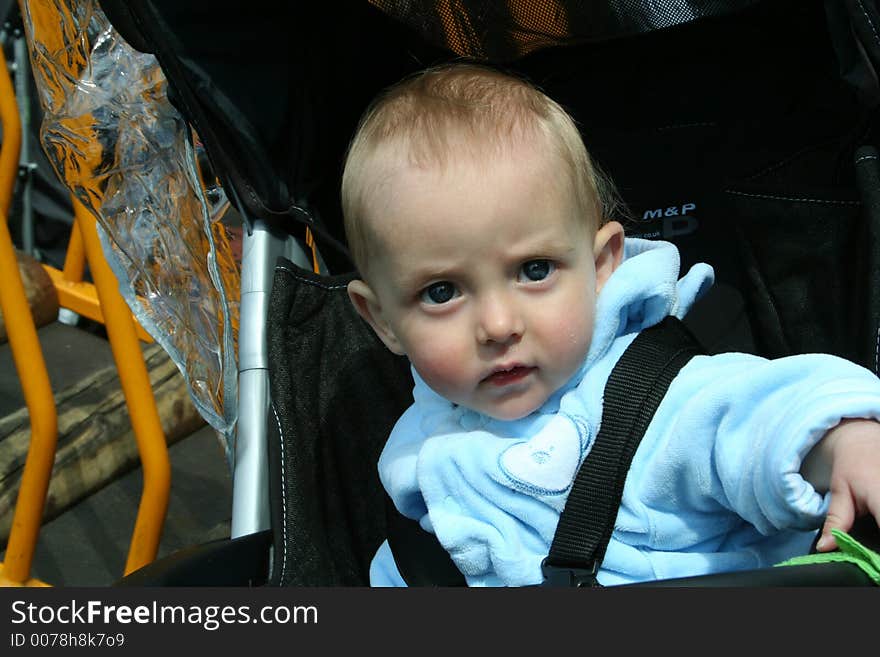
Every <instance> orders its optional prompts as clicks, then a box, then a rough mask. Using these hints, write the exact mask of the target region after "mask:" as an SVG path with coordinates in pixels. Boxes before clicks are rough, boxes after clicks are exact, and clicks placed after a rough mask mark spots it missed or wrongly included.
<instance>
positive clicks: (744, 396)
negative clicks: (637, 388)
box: [370, 238, 880, 586]
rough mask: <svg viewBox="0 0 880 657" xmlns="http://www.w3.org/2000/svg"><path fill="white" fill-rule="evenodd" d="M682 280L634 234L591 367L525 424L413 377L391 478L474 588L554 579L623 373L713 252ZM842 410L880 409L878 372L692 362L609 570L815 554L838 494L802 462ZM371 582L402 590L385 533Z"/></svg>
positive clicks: (664, 411) (635, 571) (668, 573)
mask: <svg viewBox="0 0 880 657" xmlns="http://www.w3.org/2000/svg"><path fill="white" fill-rule="evenodd" d="M678 275H679V255H678V251H677V249H676V248H675V247H674V246H673V245H672V244H669V243H667V242H659V241H646V240H639V239H631V238H628V239H626V240H625V247H624V259H623V261H622V263H621V265H620V266H619V267H618V269H617V270H616V271H615V272H614V274H613V275H612V276H611V277H610V278H609V280H608V281H607V282H606V284H605V286H604V288H603V290H602V292H601V294H600V295H599V298H598V300H597V309H596V318H597V319H596V325H595V328H594V334H593V341H592V343H591V345H590V349H589V353H588V354H587V357H586V359H585V361H584V364H583V366H582V367H581V368H580V370H579V371H578V372H577V373H576V374H575V375H574V376H573V377H572V379H571V380H570V381H569V382H568V383H567V384H566V385H564V386H563V387H562V388H561V389H560V390H558V391H556V392H555V393H554V394H553V395H552V396H551V397H550V399H548V400H547V402H546V403H545V404H544V405H543V406H542V407H541V408H540V409H538V410H537V411H535V412H534V413H532V414H531V415H529V416H527V417H525V418H522V419H520V420H516V421H500V420H495V419H493V418H490V417H487V416H485V415H481V414H478V413H476V412H474V411H472V410H468V409H465V408H463V407H459V406H456V405H454V404H452V403H451V402H449V401H447V400H445V399H444V398H442V397H440V396H439V395H438V394H437V393H435V392H434V391H433V390H431V389H430V388H428V386H427V385H426V384H425V383H424V381H423V380H422V379H421V378H420V377H419V376H418V374H417V373H415V372H413V375H414V378H415V388H414V391H413V394H414V403H413V405H412V406H411V407H410V408H409V409H407V411H406V412H405V413H404V414H403V415H402V416H401V418H400V420H399V421H398V422H397V424H396V425H395V427H394V429H393V431H392V432H391V435H390V437H389V439H388V442H387V443H386V445H385V448H384V450H383V452H382V455H381V457H380V459H379V475H380V478H381V480H382V483H383V485H384V486H385V488H386V490H387V491H388V493H389V495H390V496H391V499H392V500H393V501H394V504H395V505H396V507H397V509H398V510H399V511H400V512H401V513H403V514H404V515H405V516H407V517H409V518H412V519H415V520H418V521H419V522H420V524H421V526H422V527H423V528H424V529H426V530H428V531H432V532H434V533H435V534H436V535H437V538H438V539H439V541H440V543H441V544H442V545H443V546H444V547H445V548H446V550H447V551H448V552H449V553H450V555H451V556H452V559H453V561H454V562H455V563H456V565H457V566H458V567H459V569H460V570H461V571H462V573H464V575H465V578H466V580H467V582H468V584H469V585H470V586H521V585H528V584H537V583H539V582H540V581H541V580H542V576H541V568H540V565H541V561H542V559H543V558H544V557H545V556H546V555H547V552H548V551H549V549H550V543H551V542H552V540H553V535H554V532H555V531H556V525H557V522H558V520H559V514H560V512H561V510H562V508H563V506H564V504H565V500H566V497H567V495H568V492H569V488H570V486H571V484H572V481H573V479H574V476H575V474H576V473H577V469H578V467H579V465H580V463H581V461H582V460H583V459H584V457H585V456H586V455H587V454H588V453H589V451H590V448H591V446H592V444H593V441H594V439H595V437H596V433H597V431H598V429H599V422H600V420H601V417H602V395H603V390H604V387H605V383H606V381H607V379H608V376H609V374H610V372H611V369H612V368H613V367H614V365H615V363H616V362H617V360H618V359H619V358H620V355H621V354H622V353H623V351H624V350H625V349H626V347H627V346H628V345H629V344H630V342H632V340H633V339H634V338H635V336H636V334H637V333H638V332H639V331H641V330H642V329H644V328H647V327H649V326H652V325H654V324H656V323H657V322H659V321H660V320H661V319H663V317H665V316H667V315H674V316H676V317H678V318H681V317H683V316H684V315H685V313H686V312H687V311H688V309H689V308H690V307H691V305H692V304H693V302H694V301H695V300H696V299H697V298H699V296H700V295H702V294H703V292H705V290H706V289H708V287H709V286H710V285H711V284H712V280H713V272H712V269H711V267H709V266H708V265H705V264H698V265H695V266H694V267H693V268H691V270H690V271H689V272H688V273H687V275H685V276H684V277H683V278H681V279H680V280H679V278H678ZM845 417H871V418H880V380H878V379H877V377H875V376H874V375H873V373H871V372H870V371H868V370H866V369H864V368H862V367H859V366H857V365H855V364H853V363H851V362H849V361H846V360H843V359H840V358H836V357H833V356H828V355H820V354H809V355H799V356H791V357H787V358H781V359H776V360H767V359H763V358H759V357H756V356H752V355H748V354H741V353H728V354H720V355H715V356H696V357H694V358H693V359H692V360H691V361H690V362H689V363H688V364H687V365H686V366H685V367H684V368H683V369H682V370H681V372H680V373H679V375H678V376H677V377H676V378H675V379H674V380H673V382H672V385H671V386H670V388H669V391H668V392H667V394H666V396H665V397H664V399H663V401H662V402H661V404H660V406H659V408H658V409H657V412H656V414H655V415H654V418H653V420H652V421H651V423H650V425H649V427H648V429H647V432H646V434H645V436H644V438H643V439H642V442H641V444H640V446H639V448H638V450H637V451H636V454H635V457H634V458H633V461H632V465H631V467H630V471H629V475H628V476H627V479H626V484H625V486H624V490H623V499H622V502H621V505H620V510H619V512H618V515H617V519H616V521H615V527H614V532H613V534H612V536H611V540H610V542H609V544H608V549H607V551H606V554H605V560H604V562H603V563H602V567H601V569H600V571H599V573H598V580H599V582H600V583H601V584H604V585H613V584H622V583H628V582H636V581H644V580H651V579H661V578H669V577H682V576H689V575H700V574H707V573H713V572H723V571H732V570H739V569H749V568H761V567H765V566H769V565H772V564H774V563H778V562H780V561H782V560H784V559H787V558H789V557H792V556H795V555H799V554H805V553H806V552H807V551H808V550H809V546H810V543H811V541H812V540H813V538H814V536H815V533H816V532H815V530H816V529H817V528H819V527H820V526H821V523H822V520H823V517H824V515H825V513H826V511H827V506H828V499H827V497H828V496H827V495H826V496H822V495H820V494H818V493H817V492H816V491H815V490H814V489H813V487H812V486H810V485H809V484H808V483H807V482H806V481H805V480H804V479H803V478H802V477H801V476H800V474H799V473H798V471H799V470H800V464H801V460H802V459H803V457H804V456H805V455H806V453H807V452H808V451H809V450H810V448H811V447H812V446H813V445H814V444H815V443H816V442H817V441H818V440H819V439H820V438H821V437H822V436H823V435H824V433H825V432H826V431H827V430H828V429H830V428H832V427H833V426H835V425H836V424H837V423H838V422H839V421H840V420H841V419H842V418H845ZM370 582H371V585H373V586H405V583H404V581H403V579H402V578H401V576H400V574H399V573H398V571H397V568H396V566H395V564H394V559H393V556H392V554H391V551H390V549H389V547H388V543H387V541H386V542H385V543H384V544H383V545H382V546H381V547H380V549H379V551H378V552H377V554H376V556H375V557H374V559H373V562H372V564H371V568H370Z"/></svg>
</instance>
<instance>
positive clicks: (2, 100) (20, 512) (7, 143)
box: [0, 49, 58, 585]
mask: <svg viewBox="0 0 880 657" xmlns="http://www.w3.org/2000/svg"><path fill="white" fill-rule="evenodd" d="M0 121H2V123H3V145H2V148H0V211H2V214H0V307H2V310H3V318H4V321H5V322H6V332H7V334H8V338H9V345H10V347H11V348H12V357H13V360H14V361H15V368H16V370H17V371H18V377H19V379H20V381H21V387H22V393H23V395H24V399H25V404H26V405H27V409H28V414H29V417H30V423H31V442H30V446H29V448H28V455H27V459H26V460H25V465H24V471H23V473H22V478H21V488H20V489H19V491H18V498H17V501H16V504H15V513H14V515H13V518H12V528H11V530H10V534H9V541H8V542H7V545H6V557H5V563H4V564H3V566H2V572H0V582H2V583H6V584H13V585H24V584H32V583H34V582H33V581H29V579H28V578H29V576H30V570H31V563H32V562H33V556H34V549H35V548H36V544H37V536H38V534H39V531H40V525H41V523H42V518H43V507H44V505H45V502H46V491H47V490H48V487H49V478H50V476H51V474H52V464H53V461H54V459H55V446H56V443H57V440H58V418H57V412H56V409H55V399H54V397H53V396H52V386H51V385H50V383H49V375H48V373H47V371H46V363H45V360H44V359H43V351H42V348H41V347H40V341H39V338H38V337H37V329H36V327H35V326H34V319H33V316H32V315H31V310H30V305H29V304H28V301H27V296H26V295H25V291H24V284H23V283H22V281H21V275H20V274H19V270H18V259H17V257H16V255H15V248H14V246H13V244H12V237H11V236H10V234H9V227H8V226H7V224H6V222H7V212H8V211H9V206H10V204H11V201H12V192H13V189H14V187H15V178H16V173H17V171H18V158H19V151H20V148H21V120H20V118H19V115H18V105H17V104H16V102H15V93H14V91H13V88H12V80H10V77H9V71H8V69H7V68H6V59H5V57H4V56H3V51H2V49H0Z"/></svg>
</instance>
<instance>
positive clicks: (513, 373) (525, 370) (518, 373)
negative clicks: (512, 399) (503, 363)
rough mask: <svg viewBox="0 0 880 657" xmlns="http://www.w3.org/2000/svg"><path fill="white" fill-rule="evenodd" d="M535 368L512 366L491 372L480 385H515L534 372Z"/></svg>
mask: <svg viewBox="0 0 880 657" xmlns="http://www.w3.org/2000/svg"><path fill="white" fill-rule="evenodd" d="M536 369H538V368H537V367H527V366H525V365H514V366H513V367H510V368H507V369H502V370H498V371H495V372H492V374H490V375H489V376H487V377H486V378H484V379H483V381H482V383H488V384H490V385H493V386H506V385H510V384H512V383H517V382H519V381H522V380H523V379H524V378H526V377H527V376H528V375H529V374H531V373H532V372H534V371H535V370H536Z"/></svg>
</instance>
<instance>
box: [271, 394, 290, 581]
mask: <svg viewBox="0 0 880 657" xmlns="http://www.w3.org/2000/svg"><path fill="white" fill-rule="evenodd" d="M272 415H274V416H275V424H277V425H278V437H279V439H280V442H281V574H280V575H279V578H278V579H279V582H283V581H284V575H285V571H286V570H287V490H286V488H285V486H284V484H285V481H286V479H287V477H286V476H285V469H284V461H285V459H284V431H283V430H282V429H281V419H280V418H279V417H278V411H277V410H276V408H275V404H272Z"/></svg>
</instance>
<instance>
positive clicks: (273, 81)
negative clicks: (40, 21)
mask: <svg viewBox="0 0 880 657" xmlns="http://www.w3.org/2000/svg"><path fill="white" fill-rule="evenodd" d="M820 5H821V3H818V4H817V3H799V2H790V1H785V2H757V1H756V0H716V1H712V2H691V1H690V0H679V1H676V2H666V3H645V2H640V1H637V0H616V1H610V2H580V1H577V2H576V1H572V0H555V1H552V2H540V1H537V0H521V1H516V0H514V1H512V2H486V1H477V0H469V1H460V2H455V3H447V2H436V3H435V2H394V1H390V0H374V1H373V2H367V1H366V0H362V1H354V2H345V3H342V4H338V3H319V2H294V3H276V2H270V1H267V0H256V1H254V2H247V3H241V2H234V1H230V0H225V1H223V2H211V3H208V2H179V1H172V0H148V1H134V2H123V1H120V0H102V2H101V6H102V8H103V9H104V10H105V12H106V13H107V15H108V18H110V20H111V22H112V23H113V24H114V27H116V29H117V30H118V31H119V32H120V34H121V35H122V36H123V37H124V38H125V39H126V40H127V41H128V42H129V43H130V44H132V45H133V46H134V47H135V48H137V49H139V50H142V51H146V52H153V53H154V54H155V55H156V56H157V58H158V60H159V62H160V64H161V66H162V68H163V69H164V70H165V72H166V75H167V77H168V79H169V86H170V90H169V96H170V97H171V98H172V100H173V102H175V104H177V105H178V107H179V108H180V109H181V112H182V113H183V115H184V116H186V117H187V118H188V120H190V121H191V122H192V123H193V125H194V127H195V129H196V131H197V132H198V134H199V135H200V137H201V138H202V140H203V142H204V143H205V146H206V149H207V151H208V154H209V156H210V159H211V161H212V163H213V165H214V168H215V172H216V173H217V174H218V175H219V176H220V178H221V180H222V181H223V182H224V183H225V187H226V188H227V191H228V193H229V196H230V197H231V200H232V201H233V203H234V204H235V205H236V206H238V207H239V209H240V210H241V211H242V214H243V215H244V217H245V220H246V221H247V220H248V219H251V218H263V219H271V218H272V217H278V218H293V219H298V220H301V221H306V222H312V221H314V222H318V225H319V227H320V226H321V225H323V226H324V227H325V228H326V229H327V230H328V232H329V233H330V234H331V235H332V236H333V237H335V238H336V239H338V240H340V241H341V240H342V230H341V219H340V208H339V201H338V198H337V196H338V194H337V192H338V180H339V176H340V172H341V162H342V158H343V156H344V152H345V149H346V146H347V143H348V140H349V138H350V136H351V134H352V132H353V130H354V127H355V125H356V122H357V119H358V117H359V116H360V114H361V112H362V111H363V109H364V107H365V106H366V104H367V103H368V102H369V100H370V99H371V98H372V97H373V96H374V95H375V93H376V92H377V91H378V90H379V89H381V88H383V87H384V86H387V85H388V84H391V83H393V82H395V81H397V80H398V79H400V78H401V77H403V76H404V75H406V74H408V73H410V72H412V71H414V70H417V69H419V68H424V67H426V66H430V65H433V64H436V63H439V62H442V61H447V60H450V59H453V58H458V57H470V58H475V59H479V60H484V61H489V62H494V63H501V64H506V65H509V66H515V67H516V68H518V69H519V70H520V71H521V72H524V73H527V74H529V75H531V76H532V77H533V79H534V81H535V82H536V83H537V84H539V85H541V86H543V87H545V88H546V90H547V91H548V92H550V93H551V94H557V95H559V96H561V98H560V100H562V101H563V102H566V103H567V104H568V105H569V106H570V107H571V108H572V110H573V111H574V112H575V113H576V114H577V115H578V118H579V119H580V120H581V121H583V122H584V124H585V128H587V130H586V132H587V137H588V138H589V137H590V135H591V134H592V133H591V132H590V130H589V128H592V123H594V120H593V119H594V118H595V120H596V122H598V124H599V125H600V126H601V125H602V123H603V122H604V121H606V120H607V119H609V118H612V119H613V118H614V117H617V119H616V120H617V121H618V122H619V121H622V120H626V121H628V122H633V121H634V123H632V126H633V127H638V126H640V125H643V124H645V120H646V117H651V116H653V119H655V120H656V121H658V122H661V123H662V122H664V121H666V118H665V115H667V114H670V115H674V112H673V111H671V110H673V109H674V108H678V107H681V106H682V105H683V101H685V100H687V101H688V103H689V104H690V101H691V100H692V99H691V97H690V95H689V94H690V93H691V90H692V89H693V88H695V86H700V87H701V86H706V85H708V86H710V87H714V86H716V85H719V84H722V81H723V84H724V86H727V87H729V88H730V89H731V94H732V93H734V90H735V89H736V84H741V83H744V82H745V81H746V79H747V78H746V76H748V75H750V74H752V75H753V74H754V73H757V72H758V71H760V70H761V69H762V68H763V67H764V63H763V62H762V61H761V58H762V56H763V55H764V54H765V48H768V47H769V48H771V49H772V51H773V52H774V53H778V52H783V51H784V50H786V49H787V50H788V51H789V52H790V53H792V57H791V60H790V62H789V63H790V64H791V67H790V68H787V70H785V71H784V74H785V76H786V78H788V79H791V82H790V86H793V85H795V84H796V83H797V81H798V78H797V76H795V77H794V78H789V76H792V75H793V74H796V73H797V72H798V71H804V70H806V68H807V67H805V66H804V62H803V61H802V60H797V59H796V57H795V56H794V54H795V53H797V55H798V57H800V56H802V55H804V54H805V53H808V52H809V53H817V54H816V55H815V56H811V57H808V59H815V58H817V57H818V58H822V61H823V63H825V64H827V63H828V58H827V57H826V56H825V55H826V53H825V52H824V51H823V49H822V48H817V47H816V45H817V44H816V43H815V36H814V35H811V34H803V33H800V32H799V30H800V29H801V26H802V20H801V17H802V16H803V15H804V14H805V13H808V14H809V13H815V12H816V11H822V10H821V6H820ZM751 7H754V9H753V10H752V11H747V12H745V13H743V10H745V9H748V8H751ZM728 14H742V17H741V18H739V19H738V23H739V24H740V25H741V29H746V28H747V27H748V26H749V25H750V24H754V25H755V26H757V27H756V28H755V29H756V30H757V32H756V33H753V34H751V35H749V38H748V40H742V39H740V40H739V41H734V42H729V43H726V44H725V45H726V46H727V47H728V49H727V51H726V52H722V50H721V49H720V48H718V47H717V46H713V41H714V36H712V30H711V29H710V30H702V29H697V30H694V31H692V33H693V34H696V35H698V36H697V37H696V40H694V39H693V38H690V37H688V36H687V32H681V31H680V30H674V29H673V30H670V29H669V28H673V27H674V26H677V25H680V26H687V25H689V24H691V23H696V24H702V23H705V22H706V21H709V22H711V20H712V18H713V17H723V16H725V15H728ZM762 14H769V15H771V16H775V17H776V18H775V19H773V20H769V21H768V20H767V16H764V15H762ZM820 24H821V25H822V26H823V28H824V20H823V21H822V22H821V23H820ZM658 31H659V36H658V38H657V39H654V40H646V41H645V40H642V41H639V40H637V39H636V40H633V39H630V38H627V37H633V36H634V35H639V34H645V33H649V32H652V33H653V32H658ZM704 33H707V34H709V37H708V38H705V39H701V37H700V36H699V35H701V34H704ZM730 34H732V35H733V34H735V31H730ZM600 42H612V43H614V44H616V43H620V42H623V43H625V45H624V46H622V47H616V46H613V45H612V46H610V47H608V48H601V47H599V48H598V49H592V50H587V51H582V52H583V53H584V55H585V56H578V55H577V54H573V52H576V49H575V50H573V49H572V48H558V46H577V45H590V44H596V43H600ZM676 43H681V44H682V46H681V49H680V50H679V57H680V60H679V61H674V60H672V59H669V56H668V55H667V56H666V57H661V58H660V59H659V60H658V59H657V57H656V53H657V52H661V53H662V52H665V51H668V50H669V46H670V44H672V45H673V50H675V45H674V44H676ZM771 44H774V45H771ZM548 49H550V51H552V52H550V53H544V55H543V56H542V54H541V52H542V51H546V50H548ZM533 54H536V55H537V56H536V57H527V56H531V55H533ZM554 61H560V62H562V63H563V64H562V66H561V68H556V66H555V63H554ZM701 62H702V65H701ZM682 64H685V66H684V67H682V66H681V65H682ZM753 65H754V66H755V67H757V68H753ZM645 66H647V67H648V72H649V74H646V72H645V71H643V70H642V68H643V67H645ZM575 67H577V68H575ZM655 69H656V70H655ZM686 70H691V71H692V75H693V77H692V79H691V80H690V81H689V82H688V83H687V84H688V85H689V86H690V87H691V89H688V87H687V86H685V84H684V83H682V82H681V78H680V76H681V73H682V71H686ZM731 71H733V72H734V74H735V75H736V76H737V78H736V79H735V80H730V79H724V78H725V76H726V75H727V74H729V73H731ZM781 73H782V72H781ZM634 75H638V81H637V82H636V81H634V80H633V76H634ZM732 82H733V83H734V84H731V83H732ZM573 84H576V85H578V87H582V89H581V90H580V91H579V92H578V95H577V96H575V97H572V96H571V92H572V88H571V86H570V85H573ZM585 85H586V86H588V87H589V89H588V90H587V89H583V87H584V86H585ZM587 91H589V94H587ZM762 91H765V90H763V89H762ZM749 92H750V90H749V89H742V90H741V93H742V95H746V94H748V93H749ZM578 96H580V97H578ZM767 100H768V101H769V102H772V97H770V98H768V99H767ZM786 100H787V101H788V100H790V99H786ZM701 106H702V104H701V103H698V104H697V107H701ZM732 107H741V103H739V104H734V105H733V106H732ZM621 110H622V113H621ZM593 112H594V113H595V116H591V114H590V113H593ZM693 114H694V117H695V119H697V120H706V116H705V113H704V114H702V115H701V114H700V113H699V112H694V113H693ZM678 118H680V117H677V116H671V118H670V119H669V120H670V121H672V122H675V121H676V120H678ZM712 118H715V117H712ZM648 124H652V119H650V118H648ZM588 145H590V144H589V142H588ZM600 156H601V154H600ZM600 159H601V157H600ZM611 173H612V174H614V175H617V173H618V172H617V171H613V170H612V172H611ZM325 256H326V257H328V262H329V264H330V265H331V266H332V265H336V269H337V270H340V269H344V268H346V267H347V261H346V260H345V259H341V260H340V259H339V258H338V257H337V256H336V254H335V253H333V252H328V253H326V254H325Z"/></svg>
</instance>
